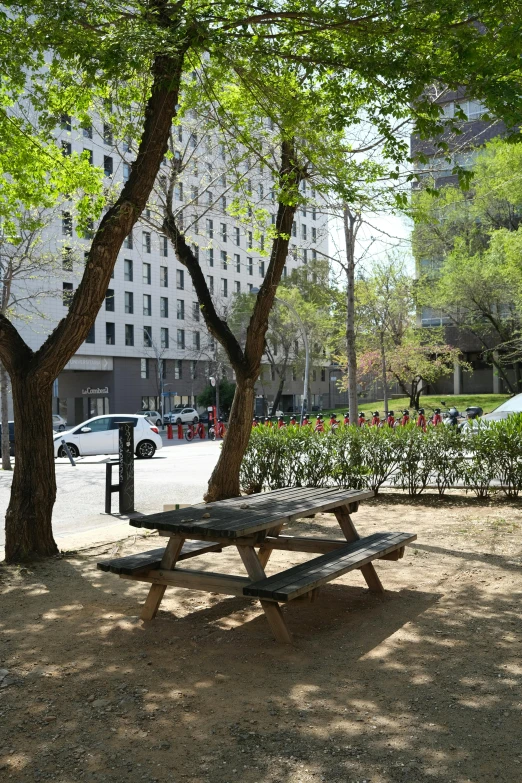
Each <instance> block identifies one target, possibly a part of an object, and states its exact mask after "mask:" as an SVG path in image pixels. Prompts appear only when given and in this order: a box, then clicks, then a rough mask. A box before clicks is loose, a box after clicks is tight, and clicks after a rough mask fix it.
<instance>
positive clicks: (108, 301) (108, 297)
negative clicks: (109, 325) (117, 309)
mask: <svg viewBox="0 0 522 783" xmlns="http://www.w3.org/2000/svg"><path fill="white" fill-rule="evenodd" d="M105 309H106V310H108V311H109V312H110V313H113V312H114V289H113V288H108V289H107V291H106V292H105Z"/></svg>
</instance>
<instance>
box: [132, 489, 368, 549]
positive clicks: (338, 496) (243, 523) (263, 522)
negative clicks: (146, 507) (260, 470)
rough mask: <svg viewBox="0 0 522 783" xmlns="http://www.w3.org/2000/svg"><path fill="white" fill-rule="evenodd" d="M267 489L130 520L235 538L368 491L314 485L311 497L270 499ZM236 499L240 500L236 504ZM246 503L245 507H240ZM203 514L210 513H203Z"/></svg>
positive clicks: (189, 533)
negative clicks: (255, 495)
mask: <svg viewBox="0 0 522 783" xmlns="http://www.w3.org/2000/svg"><path fill="white" fill-rule="evenodd" d="M270 494H271V493H267V494H266V496H265V498H263V500H262V501H256V502H255V503H253V504H252V503H250V502H249V499H248V498H240V499H235V503H234V504H230V505H228V506H227V505H226V504H227V502H228V501H221V502H219V503H214V504H209V505H208V506H202V505H200V506H197V507H196V506H192V507H191V508H188V509H181V510H178V511H168V512H165V513H161V514H152V515H150V516H148V517H142V518H140V519H135V520H131V524H132V525H133V526H135V527H146V528H149V529H153V530H156V529H162V530H166V531H170V532H172V533H175V532H179V533H182V534H183V535H185V536H186V537H188V538H193V537H195V535H196V534H197V535H198V536H205V535H206V536H207V537H208V538H212V539H215V538H216V537H223V538H237V537H238V536H242V537H244V536H246V535H249V534H252V533H254V532H258V531H262V530H268V529H270V528H272V527H275V526H276V525H277V524H281V523H283V524H284V523H285V522H287V521H290V520H292V519H297V518H299V517H301V516H303V515H305V514H307V513H318V512H319V511H322V510H328V509H329V508H334V507H336V506H339V505H340V504H341V505H342V504H343V503H344V504H346V503H347V502H349V500H350V498H352V499H355V497H357V498H358V499H363V498H364V497H371V496H372V493H371V492H365V491H359V490H340V489H338V488H326V489H321V488H319V489H316V490H315V491H314V494H313V497H312V496H310V497H309V498H304V499H303V498H302V497H301V498H300V499H298V500H296V499H294V498H289V499H287V500H279V501H276V502H275V503H274V500H270ZM238 500H241V501H242V502H241V503H239V505H238ZM241 506H246V508H241ZM207 514H209V515H210V516H208V517H207Z"/></svg>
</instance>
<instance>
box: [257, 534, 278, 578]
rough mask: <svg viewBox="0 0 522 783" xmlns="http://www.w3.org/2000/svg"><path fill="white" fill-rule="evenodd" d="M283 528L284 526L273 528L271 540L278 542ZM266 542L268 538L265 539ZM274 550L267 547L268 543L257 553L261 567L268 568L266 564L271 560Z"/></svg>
mask: <svg viewBox="0 0 522 783" xmlns="http://www.w3.org/2000/svg"><path fill="white" fill-rule="evenodd" d="M282 528H283V525H278V526H277V527H273V528H271V529H270V530H269V531H268V533H269V534H270V539H271V540H273V541H277V539H278V536H279V533H280V532H281V530H282ZM265 542H266V537H265ZM273 550H274V548H273V547H270V546H267V545H266V543H264V544H262V545H261V549H260V550H259V552H258V553H257V556H258V558H259V562H260V563H261V566H262V567H263V568H266V564H267V563H268V561H269V560H270V555H271V554H272V552H273Z"/></svg>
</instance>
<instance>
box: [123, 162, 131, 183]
mask: <svg viewBox="0 0 522 783" xmlns="http://www.w3.org/2000/svg"><path fill="white" fill-rule="evenodd" d="M130 173H131V164H130V163H124V164H123V181H124V182H127V181H128V179H129V177H130Z"/></svg>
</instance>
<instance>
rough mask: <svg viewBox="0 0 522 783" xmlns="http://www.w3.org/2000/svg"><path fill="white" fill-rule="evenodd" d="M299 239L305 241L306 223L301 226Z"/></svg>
mask: <svg viewBox="0 0 522 783" xmlns="http://www.w3.org/2000/svg"><path fill="white" fill-rule="evenodd" d="M301 239H306V223H303V224H302V226H301Z"/></svg>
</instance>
